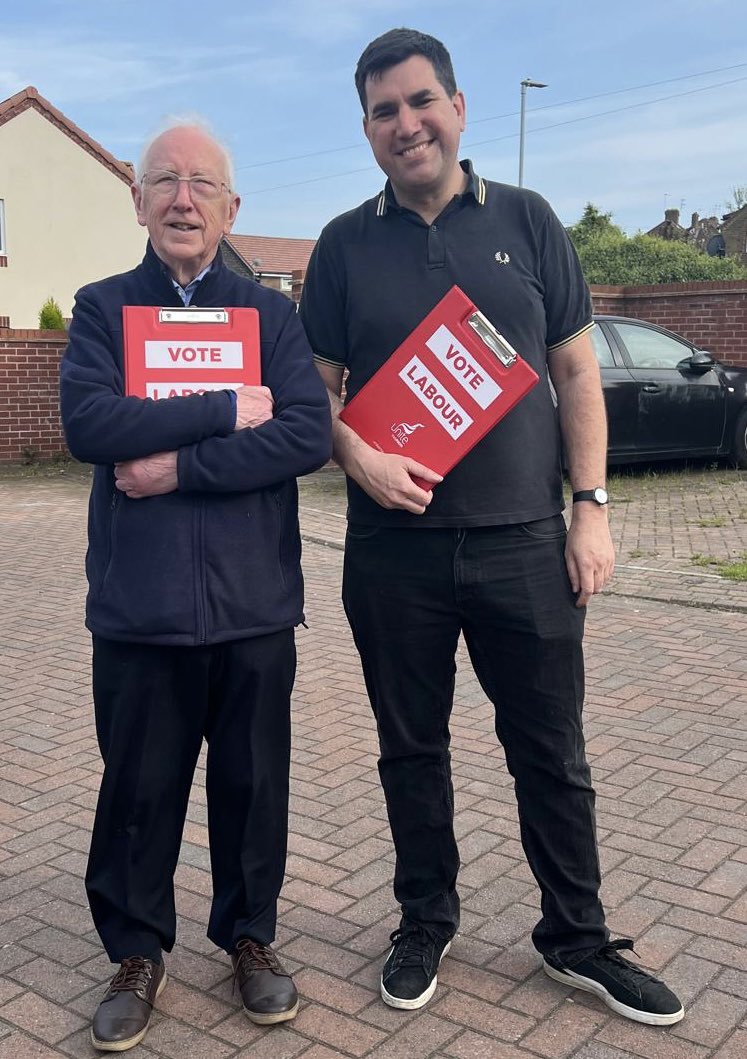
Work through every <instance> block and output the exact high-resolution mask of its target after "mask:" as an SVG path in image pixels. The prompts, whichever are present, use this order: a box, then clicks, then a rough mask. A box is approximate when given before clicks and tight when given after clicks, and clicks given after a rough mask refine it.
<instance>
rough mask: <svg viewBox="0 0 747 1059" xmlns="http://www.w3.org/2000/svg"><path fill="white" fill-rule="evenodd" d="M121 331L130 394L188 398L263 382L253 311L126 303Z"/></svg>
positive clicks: (257, 333)
mask: <svg viewBox="0 0 747 1059" xmlns="http://www.w3.org/2000/svg"><path fill="white" fill-rule="evenodd" d="M122 327H123V331H124V357H125V365H124V366H125V393H126V394H127V395H128V396H135V397H152V398H154V399H155V400H160V399H161V398H164V397H188V396H190V395H191V394H195V393H204V392H205V391H206V390H238V389H240V388H241V387H242V386H257V385H259V383H260V381H261V378H260V375H261V362H260V345H259V313H258V311H257V310H256V309H247V308H218V307H216V308H203V307H201V306H200V307H198V306H194V307H193V306H187V307H185V308H178V309H172V308H159V307H158V306H153V305H125V306H123V307H122Z"/></svg>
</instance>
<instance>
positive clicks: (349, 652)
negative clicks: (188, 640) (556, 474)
mask: <svg viewBox="0 0 747 1059" xmlns="http://www.w3.org/2000/svg"><path fill="white" fill-rule="evenodd" d="M318 482H321V483H322V484H321V486H320V488H319V489H317V490H316V491H314V489H313V488H312V489H311V490H310V491H307V492H305V494H304V512H303V516H302V528H303V531H304V536H305V538H306V544H305V570H306V579H307V600H308V605H307V612H308V619H309V626H310V627H309V629H308V630H303V629H302V630H300V632H299V637H298V639H299V648H300V662H299V677H298V681H297V685H296V693H295V726H294V749H293V777H292V791H293V794H292V805H291V838H290V855H289V859H288V875H287V881H286V885H285V889H284V891H283V897H282V900H281V918H280V929H279V937H278V943H279V947H280V948H281V950H282V953H283V956H284V959H285V960H286V962H287V963H288V964H289V965H290V966H291V968H292V969H293V971H294V972H295V974H296V980H297V982H298V986H299V990H300V992H301V995H302V1007H301V1012H300V1014H299V1016H298V1017H297V1019H296V1020H295V1021H294V1022H292V1023H288V1024H286V1025H285V1026H282V1027H276V1028H274V1029H270V1030H267V1029H262V1028H260V1027H256V1026H253V1025H252V1024H251V1023H250V1022H248V1021H247V1019H246V1018H245V1017H244V1016H243V1015H242V1014H241V1012H240V1011H239V1010H238V1006H237V1001H236V998H235V996H232V992H231V980H230V975H229V968H228V963H227V960H226V958H225V956H224V955H223V954H221V953H220V952H218V951H216V950H215V948H214V947H213V946H212V945H211V944H210V943H209V942H208V941H207V940H206V938H205V935H204V924H205V922H206V919H207V912H208V902H209V892H210V880H209V865H208V852H207V832H206V826H205V805H204V785H203V781H204V763H203V762H202V761H201V763H200V766H199V769H198V775H197V780H196V783H195V786H194V789H193V794H192V799H191V801H190V807H189V818H188V823H187V828H186V831H185V836H184V844H183V848H182V855H181V859H180V864H179V868H178V871H177V906H178V910H179V916H180V929H179V937H178V942H177V946H176V948H175V950H174V952H173V954H172V955H171V956H170V957H169V958H168V968H169V974H170V983H169V986H168V988H167V989H166V990H165V992H164V993H163V995H162V997H161V999H160V1000H159V1002H158V1012H157V1014H156V1016H155V1017H154V1021H153V1024H152V1028H151V1030H150V1032H149V1034H148V1037H147V1038H146V1042H145V1044H144V1045H141V1046H139V1047H138V1048H136V1049H133V1050H132V1052H131V1053H130V1054H132V1055H133V1057H140V1056H163V1057H174V1059H176V1057H179V1059H202V1057H204V1059H222V1057H227V1059H228V1057H230V1059H233V1057H249V1056H252V1057H256V1059H262V1057H265V1056H267V1057H269V1056H272V1057H278V1059H281V1057H286V1056H287V1057H295V1056H303V1057H304V1059H333V1057H335V1056H353V1057H357V1056H360V1057H366V1059H368V1057H376V1059H385V1057H386V1059H388V1057H392V1059H394V1057H396V1059H399V1057H413V1059H426V1057H438V1059H532V1057H534V1059H565V1057H573V1059H628V1057H632V1056H637V1057H642V1059H737V1057H740V1059H741V1057H742V1056H744V1055H745V1054H747V1023H746V1022H745V1015H746V1013H747V955H746V954H747V945H745V941H746V940H747V931H746V930H745V915H746V913H747V897H746V896H745V894H746V893H747V885H746V884H747V833H746V831H745V826H744V822H745V817H744V808H745V772H746V769H745V763H747V738H745V705H746V703H747V699H746V696H745V672H746V671H747V659H746V657H745V647H744V645H745V638H746V635H747V589H746V588H745V586H744V585H739V584H734V583H729V582H723V579H719V578H717V579H715V581H712V580H710V579H708V578H706V577H705V576H703V574H702V572H701V573H700V574H699V573H698V572H697V571H696V570H694V569H693V568H692V567H691V566H689V564H688V563H687V562H686V561H685V560H686V559H687V558H688V557H689V554H691V553H690V552H688V549H690V548H692V549H693V550H700V551H705V550H706V548H705V547H701V546H700V545H698V547H695V546H694V544H693V541H692V540H691V539H690V538H689V537H688V536H687V535H688V534H690V535H696V534H697V533H698V532H702V533H703V534H706V535H707V540H706V541H705V542H704V543H705V544H706V545H707V547H708V548H709V549H711V552H712V553H713V554H720V555H723V556H726V555H729V554H732V555H738V554H740V550H741V551H745V550H747V498H746V497H745V492H744V485H743V482H741V480H740V481H737V480H735V482H734V485H733V488H731V487H729V486H725V487H724V489H723V490H722V491H721V493H722V495H721V497H720V499H716V500H714V498H713V496H711V498H710V500H709V499H708V496H706V495H703V496H701V495H700V494H699V493H698V492H697V490H695V491H691V494H690V495H689V496H685V497H684V499H683V500H682V503H683V505H684V506H683V507H682V509H681V511H680V510H679V508H678V505H679V503H680V501H679V500H678V499H677V498H672V499H671V501H670V504H669V506H668V507H667V510H666V511H664V510H663V501H662V500H661V498H659V497H657V498H655V499H649V500H646V499H645V498H644V499H640V500H639V499H634V500H632V501H631V502H630V503H628V504H627V505H626V514H625V518H624V519H623V518H622V517H617V516H616V518H615V521H614V523H613V525H614V527H615V533H616V535H617V536H618V543H619V545H620V555H621V569H620V572H619V573H618V575H617V577H616V579H615V583H614V585H613V588H612V590H611V591H610V592H607V593H606V594H605V595H604V596H603V597H602V598H600V599H598V600H596V601H595V603H594V605H593V608H592V611H591V614H590V618H589V622H588V633H587V658H588V695H587V709H586V730H587V738H588V745H589V754H590V757H591V760H592V764H593V767H594V774H595V781H596V785H597V789H598V792H599V800H598V812H599V838H600V847H601V854H602V860H603V865H604V868H605V882H604V894H603V896H604V899H605V903H606V906H607V909H608V914H609V920H610V925H611V927H612V929H613V930H614V931H615V932H616V933H621V934H625V935H632V936H633V937H635V938H636V939H637V941H636V949H637V951H638V952H639V954H640V957H641V959H642V960H643V961H644V962H645V963H646V964H647V965H648V966H650V967H652V968H655V969H656V970H657V971H661V972H663V973H664V974H665V976H666V977H667V979H668V980H670V981H671V983H672V985H673V986H674V987H675V988H676V989H677V990H678V992H679V993H680V995H681V996H682V997H683V998H684V1000H685V1001H686V1003H687V1005H688V1014H687V1017H686V1018H685V1020H684V1021H683V1022H681V1023H680V1024H679V1025H677V1026H675V1027H672V1028H671V1029H654V1028H650V1027H642V1026H637V1025H634V1024H631V1023H628V1022H626V1021H625V1020H623V1019H620V1018H617V1017H616V1016H614V1015H612V1014H611V1013H610V1012H609V1011H608V1009H607V1008H605V1007H604V1006H603V1005H601V1004H600V1003H598V1002H597V1001H596V1000H595V999H594V998H592V997H590V996H588V995H583V994H581V995H573V994H571V993H570V991H569V990H566V989H565V988H563V987H561V986H559V985H557V984H555V983H553V982H551V981H550V980H549V979H547V978H546V977H545V976H544V975H543V974H542V973H541V972H540V971H539V969H538V959H537V956H536V954H535V952H534V950H533V948H532V946H531V942H530V940H529V932H530V930H531V927H532V925H533V923H534V920H535V918H536V914H537V913H536V909H537V891H536V887H535V885H534V882H533V880H532V878H531V876H530V874H529V872H528V870H527V868H526V865H525V863H524V860H523V857H522V853H521V848H520V845H519V840H518V831H517V825H516V817H515V811H514V804H513V794H512V790H511V784H510V779H509V777H508V775H507V773H506V771H505V768H504V766H503V764H502V760H501V754H500V752H499V750H498V749H497V747H496V746H495V739H494V736H493V735H492V732H491V723H490V716H489V710H488V709H487V708H486V703H485V700H484V696H483V694H482V692H481V690H480V688H479V686H478V684H477V682H476V680H475V678H474V676H473V674H472V672H471V670H470V668H469V665H468V664H467V661H466V656H465V655H464V654H463V653H462V654H460V658H459V663H460V666H459V675H458V683H457V695H456V707H455V711H454V718H453V725H452V732H453V750H454V780H455V787H456V799H457V828H458V833H459V836H460V848H461V854H462V860H463V867H462V872H461V892H462V896H463V908H464V915H463V922H462V928H461V932H460V934H459V936H458V938H457V940H456V942H455V944H454V946H453V948H452V953H451V955H450V956H449V957H448V959H447V960H446V961H445V962H444V964H443V966H442V971H441V974H440V975H439V982H440V985H439V990H438V993H437V994H436V997H435V998H434V1000H433V1001H432V1002H431V1004H430V1005H428V1006H427V1007H426V1008H424V1009H422V1010H421V1011H420V1012H412V1013H407V1012H396V1011H392V1010H390V1009H388V1008H385V1007H384V1006H383V1005H382V1004H381V1003H380V1001H379V1000H378V997H377V982H378V974H379V968H380V964H381V959H382V954H383V953H384V952H385V950H386V948H387V940H388V934H389V932H390V931H391V930H392V929H393V928H394V926H395V925H396V920H395V916H394V913H393V908H392V898H391V894H390V877H391V874H392V864H393V860H392V852H391V847H390V841H389V834H388V827H387V823H386V816H385V811H384V804H383V799H382V796H381V793H380V790H379V786H378V780H377V776H376V770H375V760H376V747H375V740H374V736H373V732H372V726H371V722H370V718H369V713H368V707H367V704H366V698H365V693H364V690H363V686H362V681H361V678H360V673H359V669H358V664H357V659H356V656H355V652H354V649H353V647H352V644H351V641H350V636H349V633H348V630H347V627H346V624H345V621H344V618H343V615H342V611H341V608H340V604H339V602H338V595H339V581H340V571H341V551H340V543H341V541H342V539H343V536H344V522H343V520H342V519H341V518H339V517H336V516H339V514H340V513H341V502H340V498H339V494H338V493H337V492H336V491H335V489H334V488H332V486H333V485H334V481H333V478H330V477H326V478H318ZM330 483H332V485H330ZM730 488H731V491H730ZM0 495H1V497H2V502H1V503H0V595H1V598H2V611H0V644H1V645H2V647H1V648H0V718H1V719H2V720H1V724H0V742H1V744H2V755H1V757H0V762H1V763H0V1059H31V1057H34V1059H52V1057H56V1056H68V1057H74V1059H88V1057H91V1056H93V1055H95V1054H97V1053H95V1052H94V1051H93V1050H92V1048H91V1046H90V1043H89V1042H88V1021H89V1019H90V1017H91V1014H92V1012H93V1010H94V1008H95V1005H96V1003H97V1000H98V997H99V996H100V993H101V988H102V983H103V982H104V981H105V979H106V978H107V977H108V975H109V974H110V967H109V964H108V961H107V959H106V957H105V956H103V955H102V953H101V949H100V945H99V943H98V939H97V937H96V935H95V934H94V932H93V931H92V928H91V925H90V920H89V916H88V912H87V909H86V902H85V894H84V890H83V885H82V877H83V872H84V865H85V857H86V850H87V845H88V837H89V832H90V826H91V819H92V812H93V807H94V804H95V796H96V789H97V784H98V778H99V759H98V753H97V750H96V746H95V738H94V731H93V723H92V718H91V707H90V694H89V687H88V679H89V678H88V665H89V646H88V638H87V634H86V633H85V630H84V629H83V625H82V604H83V593H84V584H83V576H82V563H83V554H84V546H85V485H84V483H81V482H78V481H69V480H60V481H54V480H44V481H33V480H32V481H5V482H1V483H0ZM709 495H710V494H709ZM647 504H648V505H649V507H647V506H646V505H647ZM709 504H710V505H711V507H713V506H714V505H715V507H716V508H717V510H719V511H722V510H723V509H724V508H723V505H724V504H726V505H727V509H728V510H729V511H733V512H734V516H733V518H731V519H730V520H729V525H728V526H726V527H724V528H723V529H722V530H720V531H719V533H718V534H716V533H715V532H714V531H715V530H716V529H717V527H702V526H700V525H698V523H700V522H702V521H708V519H709V516H708V515H707V514H705V515H704V514H703V512H706V511H707V510H709V507H708V505H709ZM740 505H741V506H740ZM688 527H689V528H688ZM644 534H645V535H647V536H648V539H649V541H650V543H649V544H648V545H647V547H648V550H649V552H650V553H652V554H649V555H647V556H641V555H639V554H638V553H639V552H641V551H642V550H644V549H643V548H642V547H641V543H640V541H641V539H642V536H643V535H644ZM321 542H330V543H331V546H330V544H329V543H327V544H324V543H321ZM631 552H634V553H635V557H634V558H631V554H630V553H631ZM636 566H637V567H641V566H642V567H649V568H650V569H648V570H643V571H641V570H635V569H632V568H633V567H636ZM677 571H679V573H678V572H677ZM685 574H687V575H688V576H685ZM692 574H695V576H694V577H693V576H691V575H692Z"/></svg>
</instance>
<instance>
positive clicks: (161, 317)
mask: <svg viewBox="0 0 747 1059" xmlns="http://www.w3.org/2000/svg"><path fill="white" fill-rule="evenodd" d="M158 322H159V324H227V323H228V312H227V310H226V309H196V308H195V309H193V308H192V306H191V305H186V306H185V307H184V308H183V309H159V311H158Z"/></svg>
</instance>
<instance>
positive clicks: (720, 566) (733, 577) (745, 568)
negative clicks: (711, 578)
mask: <svg viewBox="0 0 747 1059" xmlns="http://www.w3.org/2000/svg"><path fill="white" fill-rule="evenodd" d="M690 562H691V563H692V564H693V566H705V567H709V568H710V569H712V570H713V571H714V573H717V574H720V575H721V577H725V578H727V579H728V580H729V581H747V552H744V553H743V554H742V556H741V558H739V559H714V558H713V556H711V555H701V554H700V553H697V552H696V554H695V555H692V556H690Z"/></svg>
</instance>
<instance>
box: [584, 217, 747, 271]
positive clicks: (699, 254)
mask: <svg viewBox="0 0 747 1059" xmlns="http://www.w3.org/2000/svg"><path fill="white" fill-rule="evenodd" d="M568 234H569V235H570V237H571V239H572V241H573V243H574V245H575V247H576V250H577V252H578V256H579V260H580V261H581V268H582V269H583V272H584V276H585V278H586V282H587V283H610V284H615V285H617V284H619V285H622V286H624V285H626V284H648V283H688V282H691V281H694V280H709V279H710V280H719V279H744V278H745V277H747V269H745V267H744V266H743V265H741V264H740V262H739V261H737V260H735V259H734V258H728V257H725V258H720V257H709V256H708V254H705V253H703V251H702V250H698V249H697V247H694V246H690V245H688V244H687V243H680V242H668V241H667V240H665V239H657V238H656V237H655V236H653V235H641V234H638V235H634V236H633V237H632V238H628V236H627V235H625V233H624V232H623V231H622V230H621V229H620V228H618V227H617V225H615V224H613V223H612V221H611V214H609V213H601V212H600V211H599V210H598V209H597V207H596V206H593V205H592V204H591V203H589V204H588V205H587V206H586V209H585V210H584V215H583V217H582V218H581V220H580V221H578V222H577V223H576V224H574V225H573V226H572V227H571V228H569V229H568Z"/></svg>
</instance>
